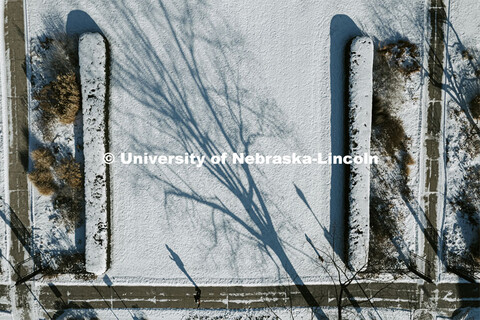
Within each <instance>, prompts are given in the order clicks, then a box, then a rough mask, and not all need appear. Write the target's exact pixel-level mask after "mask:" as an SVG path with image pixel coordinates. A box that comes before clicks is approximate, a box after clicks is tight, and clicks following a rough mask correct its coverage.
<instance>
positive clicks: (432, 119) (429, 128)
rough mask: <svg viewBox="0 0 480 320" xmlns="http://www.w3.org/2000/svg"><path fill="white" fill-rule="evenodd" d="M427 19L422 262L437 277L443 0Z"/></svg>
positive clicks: (438, 0) (432, 6) (434, 4)
mask: <svg viewBox="0 0 480 320" xmlns="http://www.w3.org/2000/svg"><path fill="white" fill-rule="evenodd" d="M429 10H430V23H431V28H432V33H431V36H430V50H429V52H428V74H429V82H428V106H427V114H426V117H425V118H424V120H423V121H424V124H425V125H424V128H425V129H424V130H425V131H424V139H425V140H424V145H423V148H425V151H424V167H425V185H424V193H423V194H424V197H423V201H424V212H425V218H426V221H425V226H426V228H425V232H424V236H425V241H424V255H425V258H426V260H427V261H428V262H429V263H427V264H426V265H425V275H427V277H429V278H430V279H436V276H437V270H436V265H437V261H438V260H437V252H438V249H439V248H438V237H439V235H438V230H437V214H438V210H439V205H441V203H442V201H441V199H439V198H440V196H441V194H440V192H439V191H441V190H443V189H442V186H439V182H441V181H443V180H442V179H440V178H441V177H439V174H440V173H441V171H440V165H441V164H442V163H441V157H440V154H441V152H442V151H443V148H440V143H441V142H442V136H441V125H442V84H443V66H444V51H445V44H444V40H445V39H444V26H445V17H446V15H445V5H444V3H443V0H431V3H430V9H429Z"/></svg>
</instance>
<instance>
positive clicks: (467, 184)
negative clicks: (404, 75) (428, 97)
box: [441, 0, 480, 272]
mask: <svg viewBox="0 0 480 320" xmlns="http://www.w3.org/2000/svg"><path fill="white" fill-rule="evenodd" d="M479 10H480V3H478V2H477V1H471V0H469V1H458V0H457V1H452V12H451V15H450V17H449V18H450V22H451V24H450V25H449V28H448V33H447V35H448V43H447V44H448V46H447V59H446V61H447V65H446V73H445V91H446V104H445V108H446V110H445V114H446V123H445V127H446V132H445V142H446V152H447V155H446V157H447V158H446V159H447V168H446V185H447V187H446V207H445V215H444V216H443V217H441V219H442V220H441V223H442V224H441V225H442V230H443V237H442V240H443V241H444V242H443V248H442V249H443V250H444V254H445V256H444V258H445V259H446V261H447V263H448V265H449V266H450V267H454V268H465V267H466V268H467V269H470V268H471V267H473V266H476V267H475V268H476V270H477V272H478V271H479V269H478V264H479V262H480V238H479V237H480V197H479V194H480V130H479V123H480V121H479V119H474V118H472V114H471V112H470V109H469V106H470V102H471V100H472V99H473V98H474V97H475V96H476V95H479V94H480V81H479V78H480V71H479V70H480V54H479V53H480V45H479V41H480V36H479V33H478V30H479V29H480V23H479V22H478V19H477V18H476V13H478V12H479Z"/></svg>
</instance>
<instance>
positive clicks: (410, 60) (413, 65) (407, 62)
mask: <svg viewBox="0 0 480 320" xmlns="http://www.w3.org/2000/svg"><path fill="white" fill-rule="evenodd" d="M378 52H379V53H380V54H381V55H383V56H384V57H385V58H386V59H387V61H388V63H389V65H390V66H391V67H393V68H395V69H396V70H398V71H400V72H401V73H402V74H403V75H405V76H409V75H411V74H412V73H415V72H418V71H420V63H419V62H418V60H419V54H418V48H417V46H416V45H415V44H412V43H410V42H408V41H404V40H400V41H398V42H396V43H390V44H387V45H384V46H382V47H381V48H380V49H379V50H378Z"/></svg>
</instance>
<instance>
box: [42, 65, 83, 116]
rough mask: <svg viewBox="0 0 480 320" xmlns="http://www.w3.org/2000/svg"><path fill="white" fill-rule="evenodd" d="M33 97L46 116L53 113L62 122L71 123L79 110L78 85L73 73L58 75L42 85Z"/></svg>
mask: <svg viewBox="0 0 480 320" xmlns="http://www.w3.org/2000/svg"><path fill="white" fill-rule="evenodd" d="M34 98H35V99H36V100H38V101H39V108H40V109H41V110H42V111H43V112H44V113H45V114H46V115H47V116H48V115H53V117H54V118H56V119H58V120H59V121H60V122H61V123H63V124H70V123H73V122H74V121H75V117H76V115H77V112H78V110H80V86H79V83H78V81H77V77H76V75H75V73H73V72H70V73H68V74H65V75H58V76H57V78H56V79H55V80H54V81H52V82H50V83H49V84H47V85H45V86H44V87H42V89H40V91H39V92H37V93H36V94H35V95H34ZM53 117H49V118H53Z"/></svg>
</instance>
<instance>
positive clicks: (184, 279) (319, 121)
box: [26, 0, 425, 285]
mask: <svg viewBox="0 0 480 320" xmlns="http://www.w3.org/2000/svg"><path fill="white" fill-rule="evenodd" d="M424 3H425V2H424V1H423V0H422V1H420V0H415V1H410V0H409V1H407V0H402V1H384V2H382V3H381V4H379V2H378V1H372V0H360V1H351V0H339V1H338V0H336V1H330V0H329V1H326V2H325V1H324V2H311V1H307V2H296V3H295V4H294V5H293V4H292V3H290V2H287V1H284V2H281V3H279V2H278V1H266V2H260V3H259V2H258V1H247V2H242V3H240V2H228V3H227V2H220V1H213V2H210V3H209V4H205V3H203V2H196V1H194V2H186V3H183V2H182V3H179V2H177V1H175V2H173V1H172V2H163V1H161V2H140V1H138V2H137V1H123V0H119V1H112V2H105V1H93V2H92V1H91V0H90V1H87V0H72V1H68V2H65V1H59V0H26V6H27V11H28V23H27V24H28V29H29V35H30V37H35V36H36V35H39V34H42V33H43V32H45V31H46V30H48V28H50V27H51V24H50V23H48V22H49V21H50V22H51V21H52V19H53V20H54V21H58V22H59V23H60V25H62V24H63V26H64V27H65V28H66V30H67V32H70V33H82V32H86V31H101V32H102V33H103V34H104V35H105V37H106V39H107V40H108V41H109V47H110V57H111V62H110V63H111V65H110V92H109V95H110V110H109V113H110V118H109V124H108V125H109V130H110V138H111V139H110V150H111V152H113V153H114V154H115V155H116V156H117V162H115V163H114V164H113V165H111V167H110V169H111V186H112V220H111V222H112V224H111V232H112V237H111V268H110V269H109V270H108V271H107V273H108V275H109V277H110V278H111V279H112V280H113V281H114V282H116V283H118V282H130V283H138V282H142V283H145V282H156V283H172V284H179V283H184V284H185V283H190V281H194V282H195V283H197V284H199V285H200V284H206V283H208V284H213V283H265V284H266V283H279V282H292V281H293V282H297V283H301V282H302V281H303V282H310V281H320V280H327V279H328V277H327V276H326V275H325V274H323V272H322V271H321V270H322V268H321V267H319V265H318V261H317V259H316V258H315V252H314V250H313V248H312V247H311V245H310V244H309V243H308V242H307V241H306V235H307V236H308V237H309V238H310V239H311V241H312V243H313V244H314V245H315V246H317V247H319V248H326V247H329V246H330V245H334V246H335V249H336V251H337V252H340V251H341V245H342V243H343V239H342V236H343V232H344V227H343V226H344V221H345V220H344V217H343V216H342V208H343V205H344V197H343V195H342V192H343V191H342V190H344V187H345V186H344V185H343V182H342V181H344V180H343V177H342V170H341V169H340V168H339V167H337V166H334V167H333V168H332V167H330V166H328V165H263V166H262V165H258V166H255V165H249V166H239V165H217V166H208V167H202V168H196V167H194V166H187V165H171V166H165V165H164V166H162V165H123V164H121V163H120V162H119V159H118V156H119V154H120V153H121V152H133V153H137V154H140V155H143V154H144V153H149V154H166V155H183V154H184V153H185V152H193V153H195V154H197V155H198V154H220V153H222V152H228V153H231V152H249V153H251V154H254V153H255V152H259V153H261V154H265V155H269V154H272V155H273V154H279V155H283V154H291V153H292V152H296V153H298V154H307V155H315V154H317V153H318V152H322V153H324V154H327V153H328V152H334V153H336V152H338V151H339V150H342V149H343V141H344V135H343V133H342V132H343V129H342V127H341V123H342V115H343V110H344V104H343V103H344V99H343V98H344V96H343V89H344V87H343V81H344V76H345V75H344V74H343V72H342V71H343V67H344V66H343V52H344V51H343V50H344V49H345V45H346V43H347V41H348V40H350V39H351V38H352V37H353V36H356V35H359V34H361V31H363V32H365V33H367V34H368V35H369V36H371V37H373V38H376V39H381V40H385V39H392V40H395V39H399V38H404V37H408V38H409V39H410V40H411V41H412V42H414V43H421V42H422V41H423V33H424V30H423V29H422V25H423V22H424V15H425V10H424ZM405 112H407V111H405ZM412 126H413V127H412V131H413V130H414V129H415V130H416V129H418V128H415V126H414V125H412ZM414 134H418V132H413V133H412V135H414ZM101 161H102V159H98V163H99V164H100V163H101ZM332 186H334V189H331V187H332ZM44 210H46V209H45V208H43V207H42V206H35V207H34V211H36V212H37V213H36V214H35V215H34V217H35V219H37V221H36V223H35V225H36V226H37V227H38V228H39V230H38V232H39V233H40V234H41V236H40V237H44V238H46V237H48V234H49V233H48V232H49V228H46V227H43V228H42V227H41V226H42V224H44V223H47V221H45V220H47V219H48V218H47V217H48V215H45V214H44V212H43V211H44ZM40 217H42V218H40ZM41 219H44V220H41ZM46 225H48V223H47V224H46ZM332 239H333V240H332ZM189 279H191V280H189Z"/></svg>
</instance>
